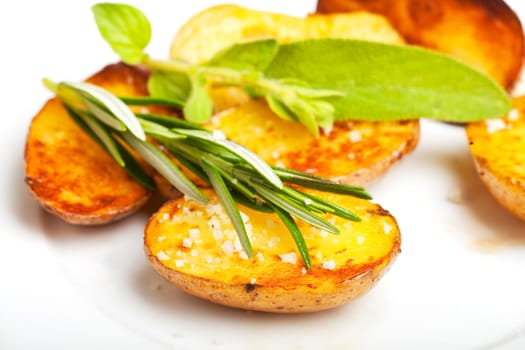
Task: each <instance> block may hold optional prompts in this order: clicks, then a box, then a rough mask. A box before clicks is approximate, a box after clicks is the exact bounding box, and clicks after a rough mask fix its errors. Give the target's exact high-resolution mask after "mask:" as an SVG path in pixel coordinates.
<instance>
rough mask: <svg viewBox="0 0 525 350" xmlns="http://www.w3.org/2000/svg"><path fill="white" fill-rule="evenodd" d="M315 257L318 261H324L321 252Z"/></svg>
mask: <svg viewBox="0 0 525 350" xmlns="http://www.w3.org/2000/svg"><path fill="white" fill-rule="evenodd" d="M315 257H316V258H317V259H318V260H322V259H323V253H321V252H317V254H315Z"/></svg>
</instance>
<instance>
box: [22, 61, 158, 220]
mask: <svg viewBox="0 0 525 350" xmlns="http://www.w3.org/2000/svg"><path fill="white" fill-rule="evenodd" d="M146 79H147V75H146V74H145V73H144V72H143V71H140V70H138V69H136V68H132V67H129V66H125V65H123V64H113V65H109V66H107V67H105V68H104V69H102V70H101V71H99V72H98V73H96V74H95V75H93V76H92V77H90V78H89V79H88V81H89V82H91V83H93V84H96V85H100V86H103V87H105V88H106V89H108V90H110V91H112V92H114V93H116V94H118V95H123V96H139V95H146V94H147V91H146ZM25 181H26V183H27V186H28V189H29V192H30V193H31V194H32V195H33V196H34V197H35V198H36V199H37V201H38V202H39V203H40V204H41V205H42V207H43V208H45V209H46V210H47V211H49V212H51V213H53V214H55V215H57V216H58V217H60V218H62V219H63V220H65V221H67V222H70V223H73V224H81V225H94V224H104V223H107V222H110V221H113V220H117V219H119V218H122V217H124V216H127V215H129V214H131V213H133V212H134V211H135V210H137V209H138V208H140V207H141V206H142V205H143V204H144V203H146V201H147V200H148V198H149V197H150V195H151V191H149V190H147V189H146V188H144V187H143V186H142V185H140V184H139V183H138V182H136V181H135V180H134V179H133V178H131V177H130V176H129V175H128V174H127V173H126V172H125V171H124V170H123V169H122V168H121V167H120V166H119V165H118V164H117V163H116V162H115V161H114V160H113V159H112V158H111V157H110V156H109V155H108V154H107V153H106V152H105V151H104V150H103V149H102V148H101V147H100V146H99V145H98V144H97V143H96V142H94V141H93V140H92V139H91V138H90V137H89V136H88V135H87V134H85V133H84V131H82V130H81V129H80V128H79V127H78V126H77V124H76V123H75V122H74V121H73V120H72V119H71V118H70V117H69V115H68V113H67V112H66V110H65V109H64V108H63V106H62V104H61V103H60V101H59V100H58V99H56V98H53V99H51V100H49V101H48V102H47V103H46V104H45V105H44V107H43V108H42V109H41V110H40V111H39V112H38V114H37V115H36V116H35V117H34V118H33V120H32V122H31V126H30V128H29V133H28V135H27V141H26V145H25Z"/></svg>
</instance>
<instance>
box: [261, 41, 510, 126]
mask: <svg viewBox="0 0 525 350" xmlns="http://www.w3.org/2000/svg"><path fill="white" fill-rule="evenodd" d="M306 57H307V58H308V59H305V58H306ZM264 73H265V76H266V77H268V78H274V79H285V78H287V79H290V78H291V79H297V80H300V81H304V82H306V83H307V84H308V85H309V86H310V88H317V89H328V90H338V91H341V92H342V93H343V94H344V96H340V97H337V98H333V99H331V100H330V102H331V103H332V104H333V106H334V107H335V118H336V119H337V120H342V119H348V118H352V119H365V120H378V121H383V120H398V119H408V118H419V117H430V118H436V119H440V120H445V121H454V122H468V121H473V120H480V119H484V118H491V117H499V116H501V115H503V114H505V113H506V112H508V111H509V110H510V108H511V103H510V99H509V96H508V95H507V93H506V92H505V91H504V90H503V88H502V87H500V86H499V85H498V84H497V83H495V82H494V81H493V80H491V79H490V78H488V77H487V76H486V75H484V74H482V73H480V72H478V71H476V70H474V69H472V68H470V67H468V66H467V65H465V64H463V63H460V62H458V61H456V60H454V59H452V58H450V57H447V56H444V55H442V54H438V53H436V52H432V51H430V50H426V49H421V48H417V47H413V46H394V45H386V44H381V43H373V42H365V41H357V40H348V39H316V40H306V41H302V42H296V43H291V44H285V45H282V46H281V47H280V49H279V52H278V53H277V55H276V56H275V58H274V59H273V61H272V62H271V63H270V65H269V66H268V68H267V69H266V71H265V72H264Z"/></svg>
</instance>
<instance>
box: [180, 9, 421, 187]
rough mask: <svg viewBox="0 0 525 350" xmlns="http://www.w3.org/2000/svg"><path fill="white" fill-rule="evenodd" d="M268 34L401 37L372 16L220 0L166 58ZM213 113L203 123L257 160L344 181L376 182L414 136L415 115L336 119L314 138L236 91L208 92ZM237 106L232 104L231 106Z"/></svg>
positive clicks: (205, 52)
mask: <svg viewBox="0 0 525 350" xmlns="http://www.w3.org/2000/svg"><path fill="white" fill-rule="evenodd" d="M268 36H272V37H275V38H276V39H278V40H280V41H281V42H290V41H294V40H300V39H305V38H322V37H345V38H354V39H363V40H371V41H381V42H386V43H392V44H402V43H403V41H402V39H401V37H400V35H399V34H398V33H397V32H396V31H395V30H393V29H392V27H391V26H390V24H389V23H388V22H387V21H386V20H385V19H384V18H383V17H382V16H378V15H373V14H368V13H354V14H341V15H314V16H310V17H306V18H296V17H290V16H285V15H281V14H274V13H268V12H261V11H255V10H251V9H247V8H243V7H239V6H233V5H222V6H216V7H211V8H209V9H206V10H204V11H202V12H200V13H198V14H197V15H195V16H194V17H193V18H191V19H190V20H189V21H188V22H186V23H185V24H184V25H183V26H182V28H181V29H180V31H179V32H178V33H177V34H176V36H175V38H174V40H173V43H172V46H171V56H172V57H177V58H182V59H184V60H187V61H190V62H201V61H204V60H207V59H209V58H210V57H211V56H212V55H213V54H214V53H216V52H217V51H218V50H220V49H222V48H225V47H227V46H229V45H231V44H233V43H235V42H238V41H240V40H245V39H254V38H260V37H268ZM213 95H214V102H215V106H216V109H217V111H223V112H222V113H219V114H217V115H216V116H215V117H214V118H213V119H212V121H211V123H209V124H208V125H207V127H209V128H212V129H220V130H221V131H223V132H224V133H225V134H226V136H228V137H229V138H230V139H232V140H234V141H236V142H238V143H240V144H242V145H244V146H246V147H247V148H249V149H251V150H253V151H255V153H257V154H258V155H260V156H261V157H262V158H263V159H264V160H266V161H267V162H269V163H271V164H273V165H281V166H285V167H288V168H291V169H295V170H300V171H306V172H309V173H312V174H315V175H318V176H322V177H327V178H332V179H337V180H341V181H343V182H347V183H352V184H359V185H368V184H370V183H372V182H374V181H375V180H377V179H378V178H379V177H380V176H381V175H382V174H384V173H385V172H386V171H387V170H388V169H389V168H390V167H391V166H392V165H393V164H395V163H396V162H397V161H398V160H399V159H400V158H402V157H403V156H404V155H405V154H408V153H410V152H411V151H412V150H413V149H414V148H415V147H416V145H417V142H418V140H419V121H417V120H416V121H410V122H389V123H373V122H340V123H336V124H335V125H334V127H333V129H332V130H330V131H328V132H326V133H324V134H322V135H321V136H320V137H319V138H318V139H315V138H313V137H312V135H311V134H310V133H309V132H308V130H307V129H306V128H305V127H304V126H302V125H300V124H297V123H292V122H288V121H284V120H282V119H281V118H278V117H277V116H276V115H275V114H274V113H273V112H272V111H271V110H270V109H269V108H268V107H267V105H266V103H265V102H264V101H260V100H255V101H250V99H249V98H248V97H247V96H246V95H245V94H243V92H242V91H240V90H239V89H233V88H220V89H216V90H214V91H213ZM235 106H237V107H236V108H232V107H235Z"/></svg>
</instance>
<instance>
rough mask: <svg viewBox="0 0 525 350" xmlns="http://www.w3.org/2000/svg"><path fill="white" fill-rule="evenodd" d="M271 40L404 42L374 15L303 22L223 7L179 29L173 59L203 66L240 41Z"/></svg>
mask: <svg viewBox="0 0 525 350" xmlns="http://www.w3.org/2000/svg"><path fill="white" fill-rule="evenodd" d="M267 37H273V38H276V39H277V40H279V41H281V42H292V41H297V40H301V39H309V38H326V37H336V38H352V39H362V40H370V41H379V42H386V43H402V42H403V39H402V37H401V35H399V34H398V33H397V32H396V31H395V30H394V29H393V28H392V26H391V25H390V23H388V21H387V20H386V19H385V18H384V17H382V16H378V15H374V14H371V13H355V14H336V15H313V16H309V17H305V18H299V17H291V16H287V15H282V14H277V13H270V12H264V11H257V10H252V9H248V8H244V7H240V6H236V5H219V6H214V7H210V8H208V9H206V10H204V11H201V12H199V13H198V14H196V15H195V16H194V17H192V18H190V19H189V20H188V21H187V22H186V23H185V24H184V25H183V26H182V27H181V28H180V29H179V31H178V32H177V33H176V35H175V37H174V39H173V42H172V45H171V57H176V58H180V59H183V60H186V61H188V62H193V63H197V62H203V61H206V60H208V59H210V58H211V57H212V56H213V55H214V54H215V53H217V52H218V51H220V50H221V49H223V48H226V47H228V46H230V45H232V44H234V43H237V42H239V41H242V40H247V39H257V38H267Z"/></svg>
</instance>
